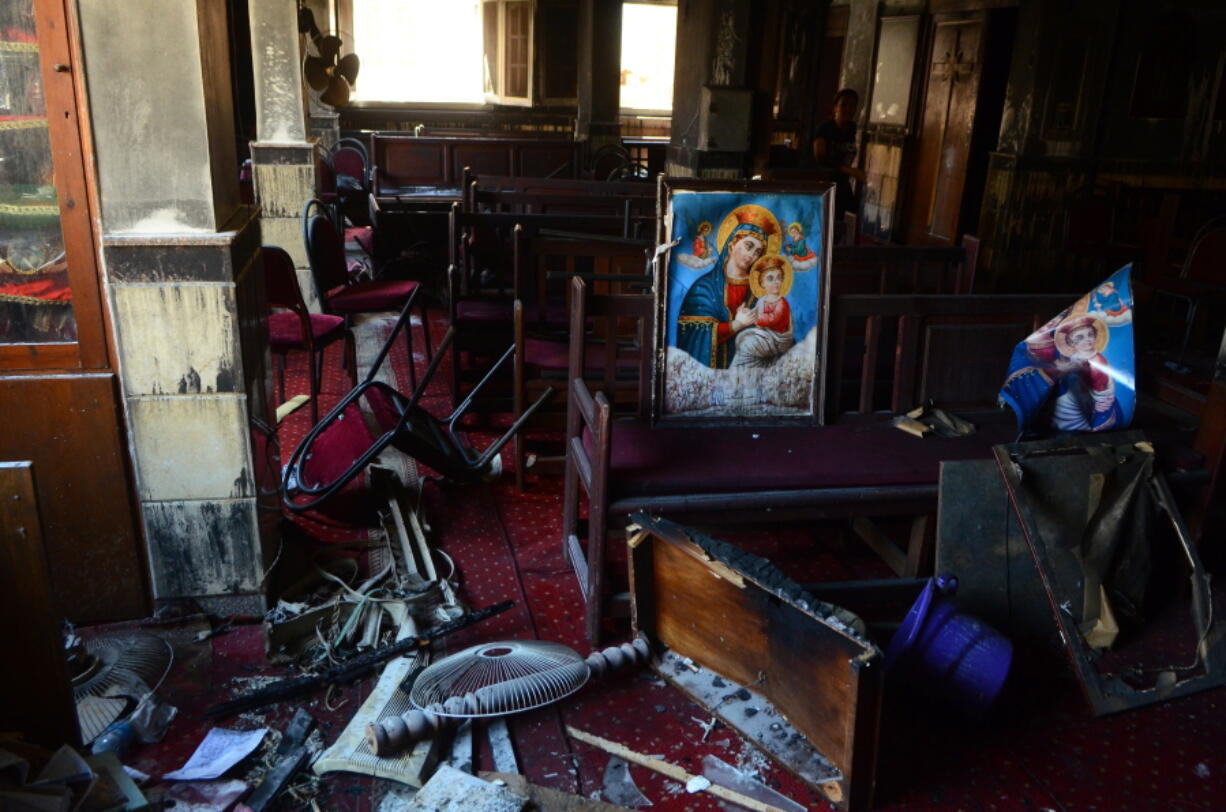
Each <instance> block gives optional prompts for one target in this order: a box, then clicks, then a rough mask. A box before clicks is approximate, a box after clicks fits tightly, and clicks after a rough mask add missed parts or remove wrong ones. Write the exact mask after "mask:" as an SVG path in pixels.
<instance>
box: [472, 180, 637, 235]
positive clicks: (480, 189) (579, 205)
mask: <svg viewBox="0 0 1226 812" xmlns="http://www.w3.org/2000/svg"><path fill="white" fill-rule="evenodd" d="M464 188H465V194H464V201H463V203H464V209H465V210H466V211H471V212H477V211H491V212H511V213H520V214H592V215H617V216H621V217H622V218H623V223H624V227H623V229H622V231H623V233H624V234H626V235H633V236H636V237H639V236H651V235H653V234H654V233H655V219H656V190H655V187H654V186H652V185H650V184H644V183H609V182H604V181H590V180H556V179H553V178H546V179H542V178H508V177H491V176H484V175H483V176H473V177H470V178H468V179H467V181H466V183H465V187H464Z"/></svg>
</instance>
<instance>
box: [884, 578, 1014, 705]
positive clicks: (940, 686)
mask: <svg viewBox="0 0 1226 812" xmlns="http://www.w3.org/2000/svg"><path fill="white" fill-rule="evenodd" d="M957 590H958V579H957V578H955V577H954V576H952V575H938V576H937V577H936V578H930V579H928V583H927V584H926V585H925V586H924V590H923V591H922V592H921V593H920V595H919V597H918V598H916V600H915V603H914V604H913V605H912V606H911V611H909V612H907V616H906V618H904V619H903V622H902V625H901V626H900V627H899V628H898V631H897V632H895V634H894V637H893V639H891V640H890V645H889V646H888V647H887V648H886V654H885V664H886V668H888V669H890V670H891V672H892V674H893V675H894V677H895V678H900V679H902V680H904V681H905V682H907V683H908V684H909V685H911V686H912V687H915V688H917V689H920V690H922V691H924V692H925V693H927V694H928V695H930V696H933V695H935V696H939V697H941V698H943V699H945V700H946V701H947V703H948V704H949V705H951V706H952V707H954V708H957V709H959V710H961V711H963V712H965V713H966V714H967V715H969V716H978V715H980V714H982V713H984V712H986V711H987V710H988V709H989V708H990V707H991V706H992V703H993V702H995V701H996V697H997V696H998V695H999V694H1000V691H1001V688H1003V687H1004V684H1005V678H1006V677H1008V676H1009V666H1010V665H1011V664H1012V663H1013V644H1012V643H1010V642H1009V640H1008V639H1006V638H1005V637H1004V636H1003V635H1001V634H1000V633H999V632H997V631H996V630H995V629H993V628H992V627H991V626H989V625H988V624H986V623H984V622H983V621H982V620H979V619H978V618H975V617H972V616H970V615H967V614H963V613H962V612H959V611H958V609H957V606H955V604H954V601H953V596H954V593H955V592H957Z"/></svg>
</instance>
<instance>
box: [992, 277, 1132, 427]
mask: <svg viewBox="0 0 1226 812" xmlns="http://www.w3.org/2000/svg"><path fill="white" fill-rule="evenodd" d="M1131 272H1132V266H1131V265H1125V266H1124V267H1123V268H1121V269H1120V270H1118V271H1116V272H1115V273H1114V274H1112V275H1111V276H1110V277H1109V278H1108V279H1106V280H1104V281H1103V282H1102V283H1101V284H1099V285H1098V287H1096V288H1094V289H1093V290H1091V291H1090V292H1089V293H1087V294H1086V295H1085V296H1082V297H1081V298H1080V299H1078V300H1077V301H1076V302H1074V303H1073V305H1072V306H1071V307H1069V308H1068V309H1066V310H1064V311H1063V312H1062V313H1060V314H1059V315H1058V316H1056V317H1055V318H1053V319H1051V320H1050V321H1049V322H1047V323H1046V324H1044V325H1043V326H1042V327H1040V328H1039V329H1038V330H1037V331H1035V332H1034V333H1032V334H1031V335H1030V336H1029V337H1028V338H1027V339H1026V340H1025V341H1023V342H1021V343H1020V344H1018V345H1017V347H1016V349H1014V351H1013V358H1012V359H1011V360H1010V363H1009V373H1008V377H1007V378H1006V379H1005V383H1004V386H1002V387H1001V390H1000V400H1001V402H1002V403H1003V404H1006V405H1008V406H1009V407H1011V408H1012V409H1013V411H1014V413H1015V415H1016V416H1017V423H1018V430H1019V431H1020V432H1021V433H1023V434H1025V435H1046V434H1055V433H1060V432H1077V431H1111V430H1115V429H1122V428H1127V426H1128V424H1129V422H1130V421H1131V420H1132V413H1133V410H1134V408H1135V406H1136V400H1137V395H1136V380H1135V370H1136V361H1135V357H1134V352H1133V336H1132V285H1131V280H1130V276H1131Z"/></svg>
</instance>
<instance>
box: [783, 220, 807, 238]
mask: <svg viewBox="0 0 1226 812" xmlns="http://www.w3.org/2000/svg"><path fill="white" fill-rule="evenodd" d="M794 228H798V229H800V235H801V236H802V237H803V236H804V233H805V227H804V226H802V225H801V224H800V222H799V221H794V222H791V223H788V227H787V231H791V230H792V229H794Z"/></svg>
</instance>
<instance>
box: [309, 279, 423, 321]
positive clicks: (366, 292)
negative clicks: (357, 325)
mask: <svg viewBox="0 0 1226 812" xmlns="http://www.w3.org/2000/svg"><path fill="white" fill-rule="evenodd" d="M417 285H418V283H417V282H416V281H414V280H412V279H396V280H388V281H384V280H377V281H372V282H357V283H355V284H352V285H347V286H345V287H343V288H339V289H337V290H335V291H333V292H330V293H329V294H328V309H329V310H332V311H335V312H337V313H370V312H372V311H377V310H399V309H400V308H402V307H404V303H405V302H406V301H408V298H409V296H410V295H412V293H413V291H415V290H417Z"/></svg>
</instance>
